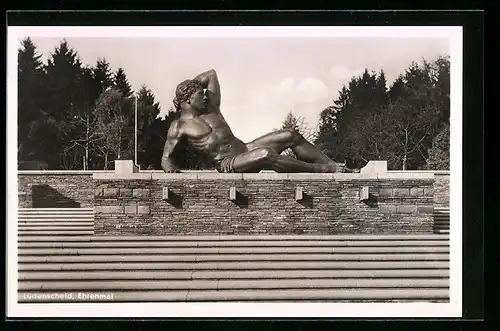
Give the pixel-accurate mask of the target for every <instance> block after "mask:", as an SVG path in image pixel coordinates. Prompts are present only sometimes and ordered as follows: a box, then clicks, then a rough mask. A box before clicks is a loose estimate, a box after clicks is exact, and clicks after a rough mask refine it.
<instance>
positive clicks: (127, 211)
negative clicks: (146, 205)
mask: <svg viewBox="0 0 500 331" xmlns="http://www.w3.org/2000/svg"><path fill="white" fill-rule="evenodd" d="M136 213H137V206H136V205H128V206H125V214H128V215H131V214H136Z"/></svg>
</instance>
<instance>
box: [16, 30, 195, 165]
mask: <svg viewBox="0 0 500 331" xmlns="http://www.w3.org/2000/svg"><path fill="white" fill-rule="evenodd" d="M136 99H137V113H138V116H137V117H138V120H137V126H138V139H137V140H138V144H137V145H138V148H137V149H138V163H139V164H140V165H141V169H148V168H149V169H161V167H160V160H161V154H162V150H163V145H164V142H165V137H166V132H167V130H168V126H169V124H170V123H171V121H172V120H173V118H174V117H176V116H178V114H177V113H176V112H175V111H171V112H169V113H168V115H167V116H166V117H165V118H158V114H159V113H160V111H161V108H160V105H159V103H158V102H156V101H155V96H154V93H153V92H152V91H151V90H150V89H149V88H148V87H147V86H145V85H143V86H142V87H141V88H140V89H139V91H136V92H135V91H132V89H131V85H130V83H129V81H128V78H127V75H126V73H125V71H124V70H123V68H118V69H117V70H116V71H114V72H112V70H111V64H110V63H109V62H107V60H106V59H105V58H102V59H99V60H98V61H97V62H96V63H95V64H94V65H92V66H89V65H84V64H83V63H82V62H81V60H80V58H79V56H78V53H77V52H76V51H75V50H74V49H72V48H71V47H70V45H69V44H68V42H67V41H66V40H62V41H61V42H60V44H59V45H58V46H57V47H55V48H54V50H53V52H52V53H51V54H50V55H49V57H48V59H47V61H46V63H44V62H42V60H41V55H40V54H38V50H37V47H36V45H35V44H34V43H33V42H32V40H31V39H30V38H26V39H24V40H23V41H22V43H21V47H20V48H19V50H18V167H19V169H113V165H114V162H113V161H114V160H116V159H120V158H121V159H133V158H134V153H135V151H134V149H135V138H134V125H135V122H134V121H135V106H136V104H135V103H136ZM183 152H186V151H185V150H184V151H183V150H181V151H180V153H177V154H178V155H181V154H182V153H183ZM189 155H190V157H188V158H187V159H184V158H180V157H178V159H179V163H180V166H182V167H183V168H188V167H194V166H196V162H197V161H196V160H195V159H194V156H195V155H194V154H193V153H189Z"/></svg>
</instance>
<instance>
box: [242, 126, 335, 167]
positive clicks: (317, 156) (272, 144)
mask: <svg viewBox="0 0 500 331" xmlns="http://www.w3.org/2000/svg"><path fill="white" fill-rule="evenodd" d="M247 146H248V149H249V150H252V149H254V148H258V147H267V148H272V149H273V150H274V151H275V152H276V153H278V154H281V152H283V151H284V150H285V149H287V148H291V149H292V151H293V152H294V153H295V155H296V156H297V159H298V160H301V161H305V162H310V163H323V164H326V163H334V161H333V160H332V159H330V158H329V157H328V156H326V155H325V154H323V153H322V152H321V151H320V150H319V148H317V147H316V146H314V145H313V144H311V143H310V142H308V141H307V140H306V139H305V138H304V137H303V136H302V135H301V134H300V133H299V132H297V131H296V130H292V129H283V130H277V131H273V132H270V133H268V134H266V135H264V136H262V137H259V138H257V139H255V140H254V141H252V142H250V143H248V145H247Z"/></svg>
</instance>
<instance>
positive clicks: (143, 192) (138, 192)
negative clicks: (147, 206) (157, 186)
mask: <svg viewBox="0 0 500 331" xmlns="http://www.w3.org/2000/svg"><path fill="white" fill-rule="evenodd" d="M132 194H133V196H134V197H135V198H147V197H149V189H147V188H135V189H134V190H133V193H132Z"/></svg>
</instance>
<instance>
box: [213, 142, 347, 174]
mask: <svg viewBox="0 0 500 331" xmlns="http://www.w3.org/2000/svg"><path fill="white" fill-rule="evenodd" d="M231 161H232V162H231V163H230V164H231V165H230V167H229V168H226V169H222V171H223V172H240V173H241V172H259V171H260V170H274V171H276V172H323V173H332V172H336V171H337V170H338V169H337V165H336V164H335V163H308V162H304V161H300V160H297V159H295V158H293V157H288V156H284V155H279V154H278V153H276V151H274V150H273V149H271V148H266V147H261V148H255V149H253V150H251V151H249V152H245V153H242V154H239V155H236V156H234V157H233V158H232V160H231Z"/></svg>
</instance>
